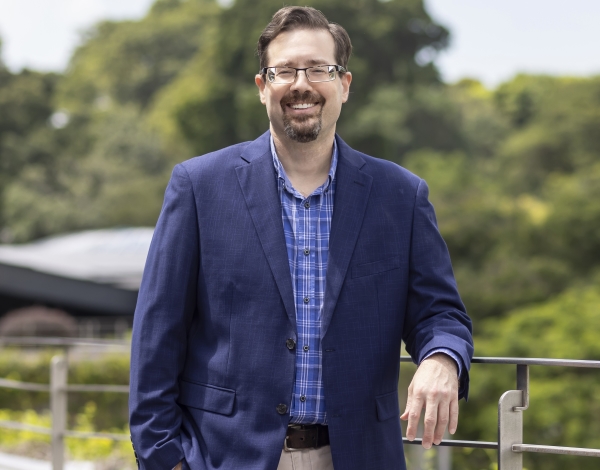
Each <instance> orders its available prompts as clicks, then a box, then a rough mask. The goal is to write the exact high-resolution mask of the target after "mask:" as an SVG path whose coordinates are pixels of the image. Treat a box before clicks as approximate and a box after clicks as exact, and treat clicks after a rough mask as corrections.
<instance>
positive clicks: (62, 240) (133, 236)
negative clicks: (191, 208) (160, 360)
mask: <svg viewBox="0 0 600 470" xmlns="http://www.w3.org/2000/svg"><path fill="white" fill-rule="evenodd" d="M153 231H154V229H153V228H150V227H136V228H115V229H104V230H88V231H84V232H78V233H72V234H67V235H59V236H54V237H50V238H45V239H42V240H39V241H37V242H34V243H29V244H23V245H0V263H2V264H6V265H12V266H19V267H24V268H29V269H33V270H35V271H40V272H44V273H49V274H54V275H58V276H62V277H68V278H73V279H84V280H89V281H94V282H99V283H104V284H112V285H115V286H118V287H121V288H125V289H130V290H137V289H138V288H139V286H140V282H141V279H142V273H143V271H144V264H145V262H146V256H147V254H148V249H149V248H150V241H151V240H152V233H153Z"/></svg>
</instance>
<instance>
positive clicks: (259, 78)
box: [254, 74, 267, 104]
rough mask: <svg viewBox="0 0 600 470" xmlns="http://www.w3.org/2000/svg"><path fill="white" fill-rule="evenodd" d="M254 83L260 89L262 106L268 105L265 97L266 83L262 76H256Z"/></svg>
mask: <svg viewBox="0 0 600 470" xmlns="http://www.w3.org/2000/svg"><path fill="white" fill-rule="evenodd" d="M254 83H256V86H257V87H258V94H259V95H260V102H261V103H262V104H267V98H266V97H265V87H266V83H265V81H264V80H263V77H262V75H260V74H256V75H255V76H254Z"/></svg>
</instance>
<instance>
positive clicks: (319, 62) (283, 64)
mask: <svg viewBox="0 0 600 470" xmlns="http://www.w3.org/2000/svg"><path fill="white" fill-rule="evenodd" d="M306 65H307V67H313V66H315V65H329V64H328V63H327V61H326V60H324V59H310V60H307V61H306ZM271 67H292V66H291V65H290V61H289V60H285V61H283V62H279V63H277V64H275V65H272V66H271Z"/></svg>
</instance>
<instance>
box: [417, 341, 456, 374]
mask: <svg viewBox="0 0 600 470" xmlns="http://www.w3.org/2000/svg"><path fill="white" fill-rule="evenodd" d="M437 353H443V354H445V355H446V356H450V357H451V358H452V359H454V362H456V368H457V369H458V377H462V361H461V360H460V358H459V357H458V356H457V355H456V353H455V352H454V351H452V350H450V349H446V348H438V349H433V350H431V351H429V353H428V354H427V356H425V357H424V358H423V361H424V360H425V359H427V358H428V357H431V356H433V355H434V354H437ZM423 361H421V362H423Z"/></svg>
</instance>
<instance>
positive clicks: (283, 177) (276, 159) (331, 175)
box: [269, 135, 338, 194]
mask: <svg viewBox="0 0 600 470" xmlns="http://www.w3.org/2000/svg"><path fill="white" fill-rule="evenodd" d="M269 140H270V144H271V155H272V156H273V166H274V167H275V173H276V174H277V179H281V180H283V183H284V186H285V188H286V189H287V190H288V191H290V192H292V193H294V192H296V190H295V189H294V187H293V186H292V183H291V182H290V180H289V179H288V177H287V175H286V173H285V170H284V168H283V165H282V164H281V161H280V160H279V157H278V156H277V151H276V150H275V142H274V141H273V136H272V135H271V136H270V139H269ZM337 162H338V148H337V142H336V141H335V138H334V139H333V153H332V155H331V167H330V168H329V175H328V177H327V180H326V181H325V182H324V183H323V184H322V185H321V186H319V187H318V188H317V189H315V190H314V192H313V194H318V193H321V192H325V191H327V190H328V189H329V187H330V186H331V183H332V181H333V180H334V178H335V171H336V169H337Z"/></svg>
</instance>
